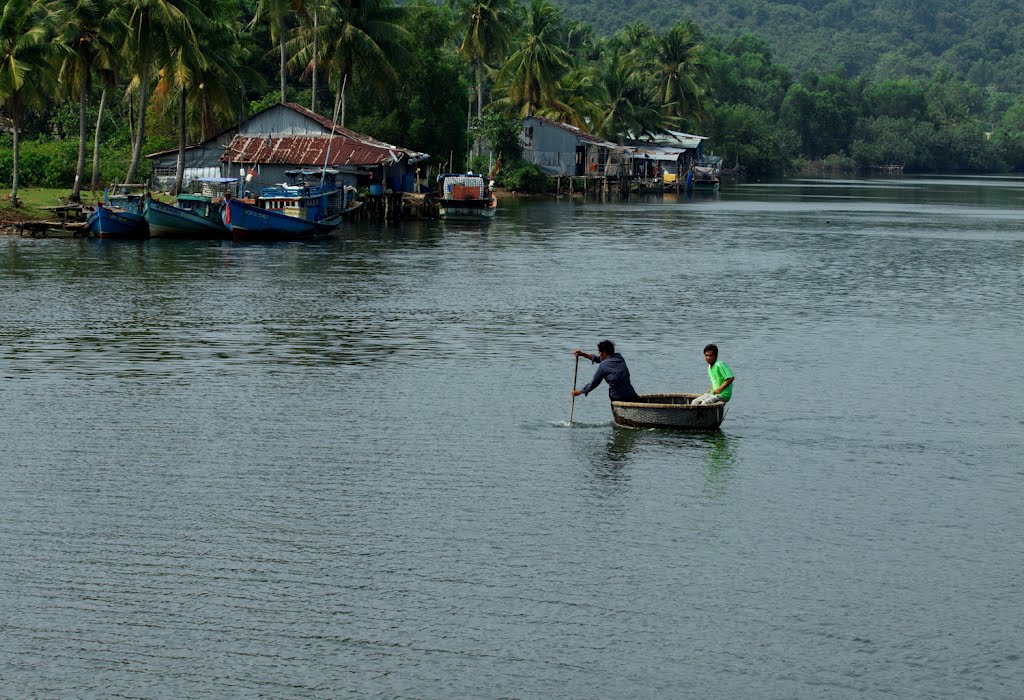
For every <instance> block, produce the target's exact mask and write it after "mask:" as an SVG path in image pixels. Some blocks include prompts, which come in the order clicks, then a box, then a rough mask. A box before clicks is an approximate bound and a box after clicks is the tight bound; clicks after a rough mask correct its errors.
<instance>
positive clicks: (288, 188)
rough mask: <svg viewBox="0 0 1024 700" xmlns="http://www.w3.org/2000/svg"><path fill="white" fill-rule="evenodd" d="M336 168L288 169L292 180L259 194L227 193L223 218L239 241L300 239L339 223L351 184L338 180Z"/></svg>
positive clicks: (320, 233) (329, 229) (326, 230)
mask: <svg viewBox="0 0 1024 700" xmlns="http://www.w3.org/2000/svg"><path fill="white" fill-rule="evenodd" d="M337 173H338V171H337V170H331V169H325V170H289V171H287V172H286V173H285V174H286V175H287V176H288V178H289V179H290V180H291V182H290V183H282V184H280V185H275V186H273V187H266V188H264V189H263V192H261V193H260V195H259V196H258V197H244V198H241V199H239V198H236V197H232V196H231V195H230V194H228V195H225V197H224V206H223V207H222V208H221V221H223V223H224V226H225V227H227V229H228V230H229V231H230V232H231V234H232V237H233V238H234V239H235V240H236V241H298V240H306V239H310V238H315V237H317V236H323V235H326V234H328V233H330V232H331V231H333V230H334V229H336V228H337V227H338V225H339V224H340V223H341V221H342V219H343V217H344V214H345V209H346V206H347V204H348V201H349V199H350V196H349V195H350V192H349V191H348V189H350V188H340V187H338V186H337V184H336V183H335V177H336V175H337Z"/></svg>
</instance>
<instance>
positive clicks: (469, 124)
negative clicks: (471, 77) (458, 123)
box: [466, 93, 473, 170]
mask: <svg viewBox="0 0 1024 700" xmlns="http://www.w3.org/2000/svg"><path fill="white" fill-rule="evenodd" d="M472 138H473V95H472V93H470V95H469V103H468V104H467V105H466V169H467V170H468V169H469V161H470V160H472V159H473V142H472V141H470V139H472Z"/></svg>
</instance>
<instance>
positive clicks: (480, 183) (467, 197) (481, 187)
mask: <svg viewBox="0 0 1024 700" xmlns="http://www.w3.org/2000/svg"><path fill="white" fill-rule="evenodd" d="M438 180H439V181H440V183H441V194H440V197H439V199H438V207H439V209H438V211H439V214H440V216H441V218H442V219H463V220H474V219H490V218H493V217H494V214H495V212H496V211H497V210H498V199H497V197H495V196H494V194H493V193H492V192H491V191H490V188H489V187H488V186H487V182H486V181H484V178H483V176H482V175H474V174H473V173H466V174H464V175H462V174H444V175H441V176H439V177H438Z"/></svg>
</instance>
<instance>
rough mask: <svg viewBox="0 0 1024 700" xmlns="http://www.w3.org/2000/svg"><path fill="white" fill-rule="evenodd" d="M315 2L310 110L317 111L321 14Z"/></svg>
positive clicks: (317, 0)
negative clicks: (318, 48) (317, 62)
mask: <svg viewBox="0 0 1024 700" xmlns="http://www.w3.org/2000/svg"><path fill="white" fill-rule="evenodd" d="M318 2H319V0H316V2H315V3H314V4H313V97H312V99H311V100H310V107H309V111H311V112H313V113H316V59H317V43H316V42H317V35H316V34H317V28H318V27H319V26H320V25H319V15H318V8H317V5H316V3H318Z"/></svg>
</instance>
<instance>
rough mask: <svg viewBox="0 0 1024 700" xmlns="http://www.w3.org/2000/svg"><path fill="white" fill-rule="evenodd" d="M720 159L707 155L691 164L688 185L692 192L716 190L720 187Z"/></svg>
mask: <svg viewBox="0 0 1024 700" xmlns="http://www.w3.org/2000/svg"><path fill="white" fill-rule="evenodd" d="M721 173H722V159H721V158H720V157H718V156H709V157H707V158H705V159H704V160H700V161H697V162H696V163H695V164H694V166H693V172H692V177H691V178H688V179H689V180H690V187H691V188H692V189H693V191H694V192H717V191H718V190H719V189H721V187H722V178H721Z"/></svg>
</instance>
